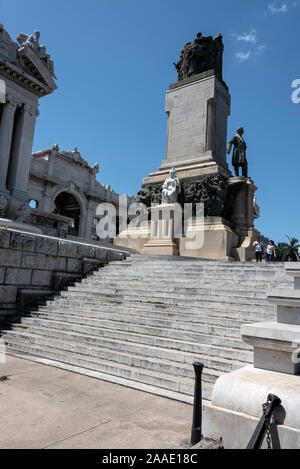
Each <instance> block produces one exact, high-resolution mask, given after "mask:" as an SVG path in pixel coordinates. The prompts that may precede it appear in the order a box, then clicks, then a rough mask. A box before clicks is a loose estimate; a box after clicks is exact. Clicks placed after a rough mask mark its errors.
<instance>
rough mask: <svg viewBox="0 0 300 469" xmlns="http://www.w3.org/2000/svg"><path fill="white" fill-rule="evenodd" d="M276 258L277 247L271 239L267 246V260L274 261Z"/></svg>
mask: <svg viewBox="0 0 300 469" xmlns="http://www.w3.org/2000/svg"><path fill="white" fill-rule="evenodd" d="M274 259H276V249H275V244H274V241H269V244H268V246H267V262H273V261H274Z"/></svg>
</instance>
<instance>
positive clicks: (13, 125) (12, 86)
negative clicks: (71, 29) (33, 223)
mask: <svg viewBox="0 0 300 469" xmlns="http://www.w3.org/2000/svg"><path fill="white" fill-rule="evenodd" d="M37 33H38V32H36V37H35V38H33V37H32V36H25V35H20V36H19V37H18V41H19V45H18V44H17V43H16V42H14V41H13V40H12V39H11V37H10V36H9V34H8V33H7V32H6V31H5V30H4V28H3V25H2V24H0V79H1V80H3V81H4V83H5V88H6V90H5V91H6V95H5V102H4V103H2V104H1V105H0V116H1V121H0V155H1V173H0V193H1V194H2V199H4V198H5V196H7V198H6V200H7V210H6V212H7V213H6V214H5V215H7V216H8V217H11V218H13V219H15V218H16V212H17V210H18V209H19V208H20V206H22V204H27V202H28V192H27V185H28V176H29V169H30V164H31V152H32V142H33V137H34V130H35V122H36V117H37V116H38V114H39V112H38V106H39V98H41V97H43V96H46V95H48V94H50V93H52V92H53V91H54V90H55V89H56V84H55V81H54V71H53V62H52V61H51V60H50V56H49V55H48V54H46V49H45V47H44V46H40V45H39V33H38V34H37Z"/></svg>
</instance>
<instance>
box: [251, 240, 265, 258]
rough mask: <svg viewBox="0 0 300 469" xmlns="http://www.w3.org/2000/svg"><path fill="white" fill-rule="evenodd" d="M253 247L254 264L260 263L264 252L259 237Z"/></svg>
mask: <svg viewBox="0 0 300 469" xmlns="http://www.w3.org/2000/svg"><path fill="white" fill-rule="evenodd" d="M253 247H254V248H255V257H256V262H258V261H260V262H262V257H263V252H264V245H263V243H262V242H261V240H260V237H258V238H257V240H256V241H254V243H253Z"/></svg>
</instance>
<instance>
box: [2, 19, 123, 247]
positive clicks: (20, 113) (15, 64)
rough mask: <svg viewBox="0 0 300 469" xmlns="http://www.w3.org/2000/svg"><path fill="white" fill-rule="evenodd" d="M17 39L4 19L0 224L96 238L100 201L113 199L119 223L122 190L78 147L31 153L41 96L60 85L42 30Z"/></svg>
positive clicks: (48, 233)
mask: <svg viewBox="0 0 300 469" xmlns="http://www.w3.org/2000/svg"><path fill="white" fill-rule="evenodd" d="M17 41H18V42H15V41H13V40H12V38H11V37H10V35H9V34H8V33H7V31H6V30H5V29H4V27H3V25H2V24H1V23H0V85H1V86H0V163H1V164H0V222H1V223H0V226H4V227H5V226H8V227H10V228H18V229H20V228H21V229H23V230H27V231H31V232H36V233H42V234H47V235H53V236H60V237H64V238H65V237H76V238H80V239H84V240H91V239H92V240H93V241H95V240H97V238H96V224H97V218H96V209H97V206H98V205H99V204H100V203H112V204H113V205H114V207H115V208H116V225H117V228H118V214H119V195H118V194H116V193H115V192H114V191H112V190H111V189H110V187H109V186H106V187H104V186H103V185H101V184H100V183H99V182H98V181H97V180H96V175H97V173H98V171H99V166H98V164H97V163H96V164H95V165H94V166H93V167H90V166H89V164H88V162H87V161H86V160H85V159H84V158H83V157H82V156H81V155H80V153H79V151H78V150H77V149H75V150H74V151H61V150H60V149H59V148H58V146H57V145H55V146H54V147H53V148H49V149H46V150H43V151H40V152H37V153H34V154H33V155H32V144H33V139H34V131H35V124H36V118H37V116H38V115H39V111H38V106H39V100H40V99H41V98H43V97H44V96H47V95H49V94H51V93H53V91H55V90H56V88H57V86H56V83H55V80H56V76H55V72H54V64H53V61H52V60H51V57H50V55H49V54H48V53H47V50H46V47H45V46H44V45H41V44H40V33H39V31H35V32H34V34H33V35H27V34H23V33H20V34H19V35H18V37H17ZM131 201H132V198H129V199H128V204H130V203H131ZM124 203H125V202H124ZM126 203H127V202H126Z"/></svg>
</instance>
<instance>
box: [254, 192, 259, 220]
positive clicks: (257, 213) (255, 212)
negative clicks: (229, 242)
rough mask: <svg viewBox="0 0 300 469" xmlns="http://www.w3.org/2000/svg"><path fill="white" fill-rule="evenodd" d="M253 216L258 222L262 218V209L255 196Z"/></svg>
mask: <svg viewBox="0 0 300 469" xmlns="http://www.w3.org/2000/svg"><path fill="white" fill-rule="evenodd" d="M253 216H254V218H255V219H256V220H257V219H258V218H259V217H260V207H259V205H258V203H257V199H256V196H255V195H254V196H253Z"/></svg>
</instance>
